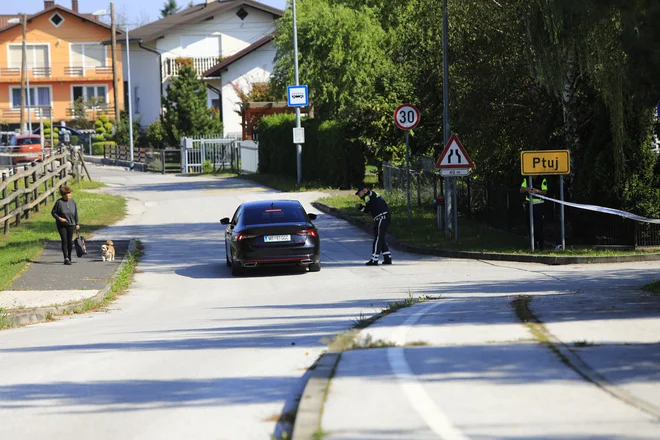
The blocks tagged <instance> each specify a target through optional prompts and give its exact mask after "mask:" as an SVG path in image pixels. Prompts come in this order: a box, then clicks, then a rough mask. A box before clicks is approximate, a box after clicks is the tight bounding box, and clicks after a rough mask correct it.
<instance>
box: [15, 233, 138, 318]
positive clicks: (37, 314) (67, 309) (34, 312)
mask: <svg viewBox="0 0 660 440" xmlns="http://www.w3.org/2000/svg"><path fill="white" fill-rule="evenodd" d="M136 249H137V243H136V241H135V240H133V239H131V240H130V241H129V243H128V250H127V251H126V254H124V257H123V258H122V261H121V263H120V264H119V266H117V270H115V272H114V273H113V274H112V281H110V282H109V283H108V284H106V286H105V287H104V288H103V289H101V290H99V291H98V293H97V294H96V295H94V296H92V297H91V298H87V299H84V300H82V301H77V302H75V303H71V304H67V305H61V306H49V307H37V308H34V309H30V310H24V311H20V312H12V311H11V310H8V311H7V312H8V314H9V316H7V318H6V319H7V320H8V321H9V323H10V326H11V327H18V326H21V325H26V324H35V323H38V322H45V321H47V320H48V319H47V317H49V316H54V315H63V314H66V313H72V312H74V311H75V310H76V309H77V308H78V307H79V306H80V305H82V304H84V303H86V302H88V301H91V302H92V303H94V304H99V303H101V302H102V301H103V299H104V298H105V296H106V295H107V294H108V292H109V291H110V289H111V288H112V283H113V282H114V280H115V279H117V276H118V275H119V274H120V273H121V271H122V270H123V269H124V267H125V266H126V264H128V259H127V257H128V255H129V254H134V253H135V250H136Z"/></svg>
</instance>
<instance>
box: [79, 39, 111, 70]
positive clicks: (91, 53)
mask: <svg viewBox="0 0 660 440" xmlns="http://www.w3.org/2000/svg"><path fill="white" fill-rule="evenodd" d="M107 55H108V54H107V48H106V47H105V46H103V45H102V44H98V43H73V44H71V67H82V68H83V69H95V68H97V67H106V66H107V61H108V56H107Z"/></svg>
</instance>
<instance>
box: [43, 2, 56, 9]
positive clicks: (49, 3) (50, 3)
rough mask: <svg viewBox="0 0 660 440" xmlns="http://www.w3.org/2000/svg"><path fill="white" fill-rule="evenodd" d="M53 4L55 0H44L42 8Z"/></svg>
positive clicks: (50, 6)
mask: <svg viewBox="0 0 660 440" xmlns="http://www.w3.org/2000/svg"><path fill="white" fill-rule="evenodd" d="M53 6H55V0H44V9H48V8H52V7H53Z"/></svg>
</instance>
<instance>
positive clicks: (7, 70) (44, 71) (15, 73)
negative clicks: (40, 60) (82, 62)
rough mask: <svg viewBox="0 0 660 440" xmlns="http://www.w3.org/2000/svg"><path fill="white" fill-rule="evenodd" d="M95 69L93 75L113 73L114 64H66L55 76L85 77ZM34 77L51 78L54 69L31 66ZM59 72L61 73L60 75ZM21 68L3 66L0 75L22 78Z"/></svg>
mask: <svg viewBox="0 0 660 440" xmlns="http://www.w3.org/2000/svg"><path fill="white" fill-rule="evenodd" d="M90 70H93V71H94V73H93V75H112V66H100V67H95V68H88V69H85V68H84V67H82V66H66V67H64V68H62V70H59V71H57V70H56V71H55V76H59V75H61V74H62V73H63V74H64V76H69V77H84V76H87V75H89V71H90ZM28 71H29V72H31V76H32V77H33V78H50V77H52V76H53V70H52V69H51V68H50V67H31V68H29V69H28ZM58 73H59V75H58ZM20 76H21V69H20V68H19V67H3V68H0V77H2V78H9V77H11V78H20Z"/></svg>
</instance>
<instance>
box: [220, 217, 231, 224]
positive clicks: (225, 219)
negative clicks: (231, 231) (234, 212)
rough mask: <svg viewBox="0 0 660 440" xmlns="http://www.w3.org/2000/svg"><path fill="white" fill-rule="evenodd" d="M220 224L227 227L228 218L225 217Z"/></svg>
mask: <svg viewBox="0 0 660 440" xmlns="http://www.w3.org/2000/svg"><path fill="white" fill-rule="evenodd" d="M220 223H222V224H223V225H228V224H229V218H228V217H225V218H223V219H221V220H220Z"/></svg>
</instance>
